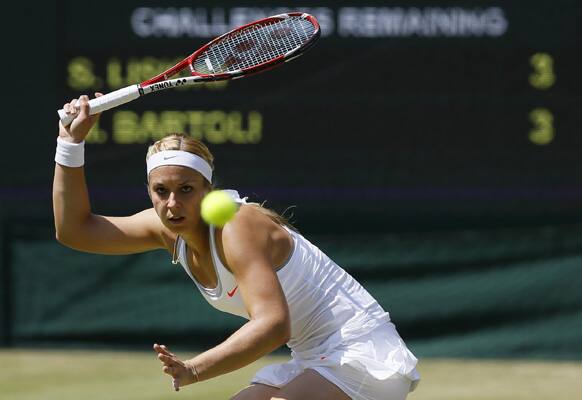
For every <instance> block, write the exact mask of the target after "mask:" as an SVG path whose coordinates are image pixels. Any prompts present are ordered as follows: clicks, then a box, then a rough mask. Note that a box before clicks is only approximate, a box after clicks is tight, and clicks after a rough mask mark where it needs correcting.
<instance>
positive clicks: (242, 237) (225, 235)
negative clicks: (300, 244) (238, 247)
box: [221, 204, 278, 246]
mask: <svg viewBox="0 0 582 400" xmlns="http://www.w3.org/2000/svg"><path fill="white" fill-rule="evenodd" d="M277 228H278V225H277V224H276V223H275V222H274V221H273V220H272V219H271V218H269V217H268V216H267V215H265V214H264V213H262V212H261V211H260V210H259V209H258V208H257V206H254V205H245V204H243V205H241V206H240V208H239V210H238V211H237V213H236V214H235V216H234V218H232V219H231V220H230V221H229V222H227V223H226V225H225V226H224V227H223V228H222V232H221V236H222V241H223V243H224V244H226V245H227V246H228V243H230V244H240V243H246V242H253V243H255V244H260V243H261V242H263V241H267V240H268V238H269V237H270V236H271V234H272V232H273V231H274V230H275V229H277Z"/></svg>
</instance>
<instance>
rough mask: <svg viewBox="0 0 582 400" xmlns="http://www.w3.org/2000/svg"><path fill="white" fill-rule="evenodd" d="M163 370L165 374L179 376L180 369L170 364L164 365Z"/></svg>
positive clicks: (173, 376)
mask: <svg viewBox="0 0 582 400" xmlns="http://www.w3.org/2000/svg"><path fill="white" fill-rule="evenodd" d="M162 371H163V372H164V374H167V375H170V376H171V377H172V378H177V377H178V371H177V369H176V368H174V367H170V366H168V365H164V366H163V367H162Z"/></svg>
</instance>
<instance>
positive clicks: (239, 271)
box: [156, 207, 291, 386]
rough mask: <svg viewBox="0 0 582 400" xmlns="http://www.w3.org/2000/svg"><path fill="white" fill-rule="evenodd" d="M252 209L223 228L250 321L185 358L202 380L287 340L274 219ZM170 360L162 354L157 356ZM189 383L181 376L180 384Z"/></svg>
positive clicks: (286, 314)
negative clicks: (274, 258) (273, 249)
mask: <svg viewBox="0 0 582 400" xmlns="http://www.w3.org/2000/svg"><path fill="white" fill-rule="evenodd" d="M256 213H257V212H256V211H254V210H252V209H249V208H246V207H243V208H241V210H240V211H239V212H238V213H237V215H236V217H235V218H234V219H233V220H231V221H230V222H229V223H228V224H226V225H225V227H224V229H223V230H222V244H223V249H224V256H225V261H226V263H227V265H228V266H229V268H230V269H231V271H232V273H233V274H234V275H235V278H236V281H237V284H238V290H239V291H240V294H241V296H242V298H243V301H244V303H245V306H246V307H247V311H248V313H249V316H250V320H249V321H248V322H247V323H246V324H244V325H243V326H242V327H241V328H240V329H238V330H237V331H236V332H235V333H234V334H232V335H231V336H230V337H229V338H228V339H227V340H225V341H224V342H223V343H221V344H219V345H218V346H216V347H214V348H212V349H210V350H208V351H206V352H204V353H202V354H200V355H198V356H196V357H195V358H193V359H191V360H188V361H185V362H184V364H185V366H186V367H190V368H191V370H192V372H194V370H193V366H195V367H196V372H197V374H198V378H199V379H200V380H205V379H210V378H213V377H216V376H219V375H222V374H225V373H228V372H231V371H234V370H236V369H239V368H242V367H244V366H246V365H248V364H250V363H252V362H253V361H256V360H258V359H259V358H261V357H263V356H264V355H266V354H268V353H270V352H272V351H273V350H275V349H277V348H278V347H280V346H281V345H283V344H285V343H286V342H287V341H288V340H289V337H290V334H291V327H290V326H291V325H290V318H289V308H288V306H287V302H286V299H285V295H284V294H283V290H282V288H281V285H280V283H279V280H278V278H277V274H276V272H275V271H274V269H273V261H272V260H271V256H270V254H271V251H270V250H271V249H270V246H271V245H272V243H271V239H270V232H271V230H270V229H269V224H272V223H273V222H271V221H270V220H269V219H268V218H267V217H264V216H262V215H259V216H257V214H256ZM156 351H157V350H156ZM158 353H162V354H163V352H162V351H158ZM158 357H160V356H158ZM169 358H170V356H169V355H167V356H164V355H162V356H161V358H160V359H161V360H162V362H164V359H167V360H168V361H170V360H169ZM166 365H168V364H166ZM170 367H171V365H170ZM178 367H179V369H181V367H180V366H178ZM170 372H171V371H170ZM170 375H173V374H171V373H170ZM174 378H175V377H174ZM195 381H196V379H193V380H192V382H195ZM188 383H191V382H184V380H183V379H182V382H180V386H183V385H184V384H188Z"/></svg>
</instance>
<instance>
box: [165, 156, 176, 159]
mask: <svg viewBox="0 0 582 400" xmlns="http://www.w3.org/2000/svg"><path fill="white" fill-rule="evenodd" d="M176 157H178V156H170V157H164V160H169V159H170V158H176Z"/></svg>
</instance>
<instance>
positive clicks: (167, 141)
mask: <svg viewBox="0 0 582 400" xmlns="http://www.w3.org/2000/svg"><path fill="white" fill-rule="evenodd" d="M164 150H182V151H187V152H189V153H192V154H195V155H197V156H199V157H202V158H203V159H204V160H205V161H206V162H207V163H208V164H209V165H210V168H212V170H213V171H214V156H213V155H212V153H211V152H210V150H209V149H208V147H206V145H205V144H204V143H202V142H201V141H200V140H198V139H194V138H193V137H190V136H188V135H186V134H184V133H171V134H169V135H167V136H165V137H163V138H161V139H160V140H158V141H156V142H155V143H154V144H152V145H151V146H150V147H149V148H148V152H147V154H146V160H147V159H148V158H150V157H151V156H152V155H154V154H156V153H158V152H160V151H164ZM204 182H206V183H208V182H207V181H206V180H204ZM209 185H210V187H211V188H212V189H215V187H214V185H213V184H209ZM263 204H264V203H263ZM263 204H259V203H252V202H249V203H247V205H249V206H251V207H253V208H254V209H255V210H257V211H259V212H260V213H262V214H263V215H266V216H267V217H269V218H270V219H271V220H272V221H273V222H275V223H276V224H279V225H284V226H287V227H289V228H290V229H293V230H295V231H296V228H295V227H294V226H293V225H292V224H291V222H289V220H288V219H287V218H286V217H284V216H282V215H279V214H278V213H277V212H275V211H273V210H271V209H269V208H266V207H264V206H263Z"/></svg>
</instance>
